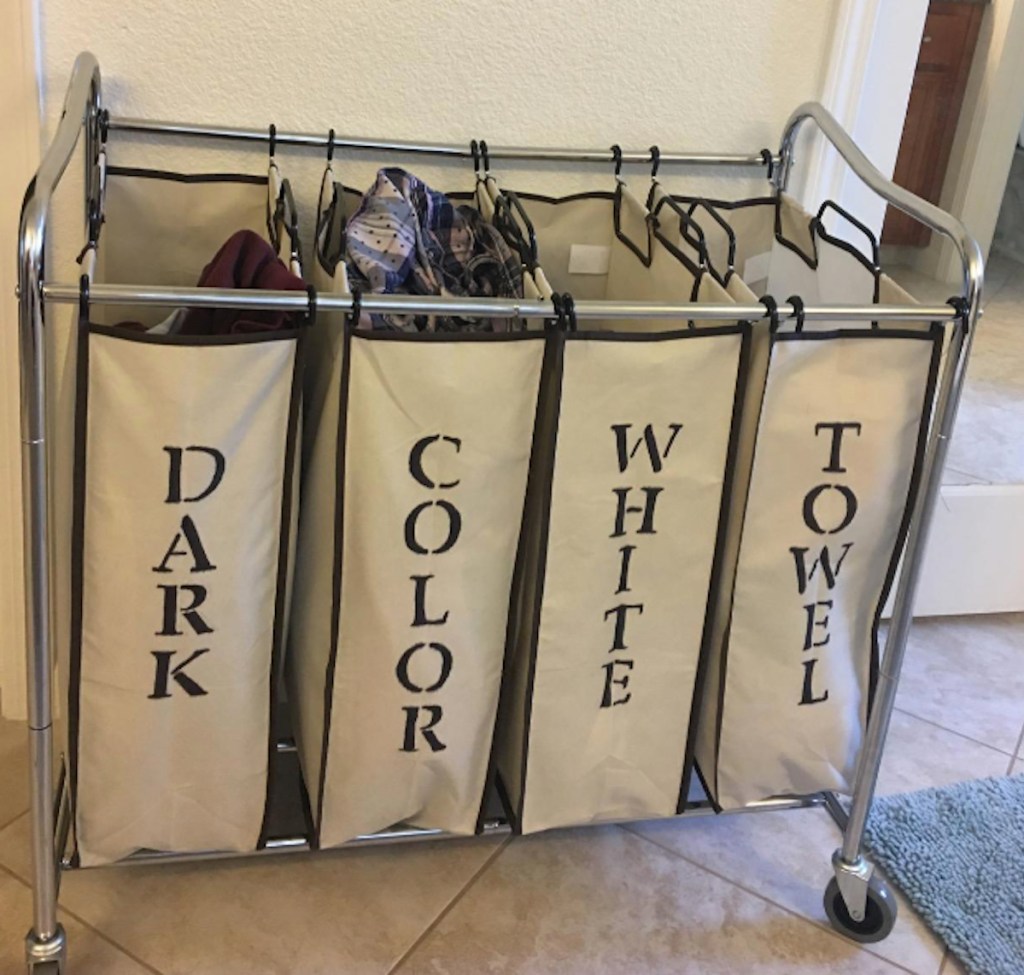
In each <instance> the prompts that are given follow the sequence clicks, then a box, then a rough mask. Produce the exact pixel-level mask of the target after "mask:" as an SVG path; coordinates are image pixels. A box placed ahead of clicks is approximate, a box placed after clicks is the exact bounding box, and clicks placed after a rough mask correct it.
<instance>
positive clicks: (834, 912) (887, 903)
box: [825, 876, 896, 944]
mask: <svg viewBox="0 0 1024 975" xmlns="http://www.w3.org/2000/svg"><path fill="white" fill-rule="evenodd" d="M825 913H826V914H827V915H828V919H829V921H831V922H832V927H834V928H835V929H836V930H837V931H838V932H839V933H840V934H841V935H843V936H844V937H847V938H849V939H850V940H851V941H857V942H859V943H861V944H872V943H873V942H875V941H881V940H882V939H883V938H887V937H888V936H889V933H890V932H891V931H892V929H893V926H894V925H895V924H896V898H895V897H893V895H892V892H891V891H890V890H889V887H888V885H887V884H886V883H885V881H884V880H881V879H879V878H878V877H877V876H872V877H871V879H870V880H869V881H868V899H867V904H866V905H865V909H864V920H863V921H855V920H854V919H853V918H852V917H850V912H849V911H848V910H847V909H846V901H844V900H843V895H842V894H841V893H840V891H839V881H838V880H836V878H835V877H833V878H832V879H831V880H830V881H829V882H828V886H827V887H826V888H825Z"/></svg>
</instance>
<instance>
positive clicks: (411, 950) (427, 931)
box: [387, 836, 515, 975]
mask: <svg viewBox="0 0 1024 975" xmlns="http://www.w3.org/2000/svg"><path fill="white" fill-rule="evenodd" d="M514 839H515V837H514V836H507V837H506V838H505V839H504V840H502V842H501V843H500V844H499V846H498V848H497V849H496V850H495V851H494V852H493V853H492V854H491V855H490V856H489V857H488V858H487V859H486V860H484V862H483V863H482V864H481V865H480V867H479V868H478V869H477V871H476V873H474V874H473V876H472V877H470V878H469V880H468V881H467V882H466V884H465V885H464V886H463V888H462V889H461V890H460V891H458V893H456V894H455V896H454V897H453V898H452V899H451V900H450V901H449V902H448V903H447V904H446V905H445V906H444V907H443V908H441V911H440V913H439V914H438V915H437V917H435V918H434V920H433V921H431V922H430V924H428V925H427V926H426V927H425V928H424V929H423V931H422V932H421V933H420V934H419V936H418V937H417V938H416V940H415V941H413V943H412V944H411V945H409V947H408V948H407V949H406V950H405V951H404V952H403V953H402V955H401V956H400V957H399V959H398V960H397V961H396V962H395V963H394V964H393V965H392V966H391V967H390V968H389V969H388V971H387V975H395V972H397V971H398V970H399V969H400V968H401V967H402V966H403V965H404V964H405V963H406V962H407V961H408V960H409V959H410V958H411V957H412V956H413V955H414V954H415V953H416V950H417V949H418V948H419V947H420V946H421V945H422V944H423V943H424V942H425V941H426V940H427V938H428V937H430V935H431V934H433V932H434V931H435V930H436V929H437V927H438V925H440V923H441V922H442V921H443V920H444V919H445V918H446V917H447V916H448V915H449V914H450V913H451V912H452V911H453V910H454V909H455V907H456V905H457V904H458V903H459V902H460V901H461V900H462V898H463V897H465V896H466V894H468V893H469V891H470V889H471V888H472V887H473V886H474V885H475V884H476V882H477V881H478V880H479V879H480V878H481V877H482V876H483V875H484V874H485V873H486V872H487V871H488V869H489V868H490V866H491V864H492V863H494V861H495V860H497V859H498V857H499V856H501V854H502V853H503V852H504V851H505V850H506V849H507V847H508V846H509V845H510V844H511V843H512V841H513V840H514Z"/></svg>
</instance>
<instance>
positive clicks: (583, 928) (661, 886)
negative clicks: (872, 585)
mask: <svg viewBox="0 0 1024 975" xmlns="http://www.w3.org/2000/svg"><path fill="white" fill-rule="evenodd" d="M912 639H913V643H912V647H911V650H910V652H909V654H908V658H907V666H906V671H905V680H904V682H903V684H902V687H901V690H900V695H899V701H898V710H897V712H896V714H895V716H894V720H893V727H892V732H891V737H890V740H889V748H888V750H887V755H886V760H885V765H884V768H883V773H882V780H881V784H880V788H881V790H882V791H883V792H894V791H902V790H907V789H916V788H920V787H924V786H928V785H935V784H942V783H946V782H952V781H956V780H961V779H967V778H972V777H980V776H987V775H1006V774H1008V773H1010V772H1011V769H1012V767H1013V765H1014V762H1015V759H1016V760H1018V762H1017V771H1019V772H1024V749H1022V747H1021V740H1022V737H1024V676H1022V675H1024V614H1018V615H1008V616H989V617H974V618H970V619H966V618H963V619H943V620H922V621H919V622H918V623H917V624H916V625H915V627H914V631H913V637H912ZM23 743H24V730H23V727H22V726H19V725H14V724H11V723H10V722H6V723H5V722H2V721H0V975H8V973H19V972H21V967H20V965H21V939H22V937H23V935H24V933H25V931H26V930H27V928H28V926H29V915H30V893H29V887H28V880H29V868H28V854H27V838H28V817H27V816H26V815H25V810H26V808H27V797H26V788H25V763H24V758H23V756H22V746H23ZM837 840H838V833H837V832H836V830H835V828H834V826H833V825H832V823H831V820H829V818H828V817H827V815H826V814H825V813H824V812H822V811H820V810H816V809H809V810H801V811H798V812H780V813H771V814H757V815H747V816H733V817H719V818H707V819H696V820H688V821H685V822H680V821H672V822H662V823H645V824H637V825H631V826H629V827H615V826H611V827H600V828H591V829H586V830H582V829H581V830H569V831H563V832H558V833H553V834H550V835H541V836H537V837H533V838H527V839H515V840H512V841H507V840H480V841H476V840H469V841H455V842H451V843H445V844H434V845H429V844H421V845H418V846H411V847H402V848H398V847H388V848H377V849H364V850H359V851H353V852H338V853H326V854H319V855H316V856H305V857H298V858H291V857H282V858H276V859H261V860H258V861H252V860H250V861H236V862H232V863H224V862H222V863H217V864H206V865H202V866H201V865H175V866H164V867H135V868H131V869H120V870H119V869H111V870H97V871H81V872H78V873H72V874H68V875H65V877H64V881H63V888H62V897H61V902H62V909H63V920H64V924H65V925H66V927H67V929H68V932H69V936H70V942H71V959H72V963H73V966H74V967H73V969H72V975H122V973H124V975H141V973H144V972H148V973H150V975H186V973H187V975H262V973H268V975H269V973H274V975H277V973H282V975H284V973H288V975H291V973H301V975H384V973H387V972H400V973H402V975H413V973H415V975H498V973H528V975H547V973H551V975H556V973H557V975H604V973H608V975H612V973H615V975H619V973H622V975H656V973H658V975H660V973H666V975H667V973H672V975H690V973H693V975H719V973H728V975H732V973H736V975H762V973H777V975H799V973H809V972H830V973H831V972H835V973H846V972H849V973H869V972H870V973H878V975H888V973H899V972H903V973H906V972H912V973H917V975H940V972H941V973H942V975H955V973H956V972H958V971H959V969H958V968H957V967H956V965H955V963H953V962H952V960H950V959H946V958H945V952H944V949H943V946H942V945H941V943H940V942H939V941H938V940H937V939H936V938H935V937H934V936H933V935H932V934H930V933H929V932H928V930H927V929H926V928H925V926H924V924H923V923H922V922H921V921H920V919H919V918H917V917H916V916H915V915H914V913H913V912H912V911H911V910H910V908H909V907H908V906H907V905H906V903H905V902H903V903H901V913H900V919H899V922H898V924H897V927H896V930H895V931H894V933H893V934H892V936H891V937H890V938H889V939H888V940H886V941H884V942H882V943H880V944H877V945H873V946H871V947H870V948H860V947H858V946H856V945H852V944H850V943H849V942H846V941H845V940H843V939H842V938H840V937H839V936H838V935H836V934H834V933H833V932H832V931H831V930H830V929H829V928H828V925H827V922H826V920H825V915H824V910H823V908H822V906H821V893H822V890H823V889H824V886H825V883H826V882H827V880H828V878H829V856H830V854H831V851H832V850H833V848H834V847H835V845H836V843H837Z"/></svg>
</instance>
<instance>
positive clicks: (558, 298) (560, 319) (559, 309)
mask: <svg viewBox="0 0 1024 975" xmlns="http://www.w3.org/2000/svg"><path fill="white" fill-rule="evenodd" d="M551 307H552V308H553V309H554V312H555V317H554V318H548V319H546V320H545V322H544V328H545V330H547V331H549V332H554V331H558V330H559V329H561V328H562V326H563V324H564V323H565V306H564V304H563V302H562V295H561V293H560V292H558V291H556V292H555V293H554V294H552V295H551Z"/></svg>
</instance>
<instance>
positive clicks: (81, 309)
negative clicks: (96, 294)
mask: <svg viewBox="0 0 1024 975" xmlns="http://www.w3.org/2000/svg"><path fill="white" fill-rule="evenodd" d="M90 283H91V282H90V281H89V275H88V274H82V275H81V276H80V277H79V279H78V318H79V321H82V322H88V321H89V285H90Z"/></svg>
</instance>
